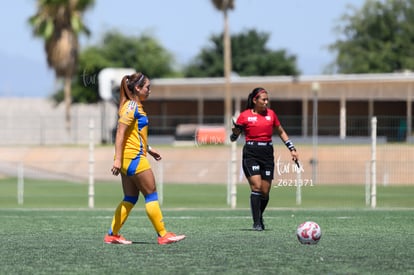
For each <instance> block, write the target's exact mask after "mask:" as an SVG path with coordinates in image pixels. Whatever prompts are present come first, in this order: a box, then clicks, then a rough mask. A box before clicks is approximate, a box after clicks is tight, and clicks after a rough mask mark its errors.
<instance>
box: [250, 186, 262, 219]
mask: <svg viewBox="0 0 414 275" xmlns="http://www.w3.org/2000/svg"><path fill="white" fill-rule="evenodd" d="M261 197H262V193H260V192H254V191H252V192H251V193H250V209H251V211H252V218H253V224H254V226H255V225H260V221H261V219H262V211H261Z"/></svg>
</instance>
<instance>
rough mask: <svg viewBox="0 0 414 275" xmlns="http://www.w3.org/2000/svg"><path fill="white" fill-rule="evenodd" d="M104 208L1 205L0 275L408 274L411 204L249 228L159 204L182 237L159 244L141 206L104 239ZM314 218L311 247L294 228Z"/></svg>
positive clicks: (317, 213)
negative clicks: (117, 234)
mask: <svg viewBox="0 0 414 275" xmlns="http://www.w3.org/2000/svg"><path fill="white" fill-rule="evenodd" d="M111 216H112V210H102V209H101V210H76V209H72V210H47V209H36V210H34V209H0V222H1V228H2V232H3V240H2V245H1V246H0V263H1V265H0V274H214V273H215V274H255V273H260V274H301V273H303V274H413V273H414V266H413V264H412V263H413V262H414V233H413V223H414V222H413V214H412V210H386V209H381V210H378V209H377V210H370V209H366V210H363V209H348V210H338V209H337V210H328V209H325V210H323V209H316V210H315V209H313V210H305V209H279V210H277V209H271V210H269V211H267V212H266V215H265V223H266V228H267V229H266V231H264V232H254V231H251V230H250V228H251V218H250V213H249V210H248V209H238V210H212V209H210V210H201V209H198V210H197V209H192V210H165V211H164V216H165V217H164V218H165V222H166V225H167V227H168V229H169V230H172V231H175V232H177V233H184V234H186V235H187V238H186V239H185V240H183V241H182V242H179V243H176V244H172V245H166V246H159V245H158V244H157V243H156V236H155V234H154V231H153V229H152V226H151V225H150V222H149V221H148V219H147V217H146V215H145V212H144V210H143V209H142V207H140V208H137V209H135V211H133V212H132V214H131V216H130V218H129V220H128V221H127V223H126V224H125V225H124V228H123V232H122V233H123V234H124V235H125V236H126V237H127V238H129V239H131V240H132V241H134V242H135V243H134V244H132V245H107V244H104V243H103V235H104V234H105V232H106V231H107V229H108V226H109V223H110V221H111ZM305 220H313V221H316V222H317V223H319V225H320V226H321V228H322V239H321V240H320V242H319V243H318V244H317V245H302V244H300V243H299V242H298V241H297V239H296V236H295V231H296V227H297V225H298V224H299V223H301V222H302V221H305Z"/></svg>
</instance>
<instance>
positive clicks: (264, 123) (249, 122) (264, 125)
mask: <svg viewBox="0 0 414 275" xmlns="http://www.w3.org/2000/svg"><path fill="white" fill-rule="evenodd" d="M236 123H237V124H239V125H242V126H243V128H244V135H245V139H246V141H271V140H272V135H273V129H274V127H278V126H280V121H279V118H278V117H277V115H276V113H275V112H274V111H273V110H272V109H269V108H267V110H266V113H264V114H257V113H254V112H253V110H251V109H247V110H245V111H243V112H242V113H240V115H239V117H238V118H237V121H236Z"/></svg>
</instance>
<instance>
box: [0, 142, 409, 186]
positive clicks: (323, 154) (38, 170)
mask: <svg viewBox="0 0 414 275" xmlns="http://www.w3.org/2000/svg"><path fill="white" fill-rule="evenodd" d="M297 147H298V151H299V153H300V159H301V163H302V165H303V171H301V173H300V176H301V179H302V180H311V179H312V170H313V169H312V166H311V164H310V161H311V159H312V156H313V148H312V146H309V145H304V146H297ZM156 149H157V150H158V151H160V153H161V154H162V157H163V160H162V161H161V162H159V163H156V162H155V161H151V162H152V166H153V169H154V173H155V174H156V177H157V178H158V179H159V180H160V179H162V180H163V181H164V182H166V183H169V182H171V183H175V182H177V183H225V182H227V178H228V174H229V172H228V167H229V166H230V163H231V162H230V159H231V158H230V157H231V150H230V148H229V147H227V146H223V145H217V146H213V145H211V146H201V147H196V146H194V145H193V146H177V147H171V146H168V147H167V146H159V147H157V146H156ZM240 152H241V146H239V147H238V149H237V153H236V156H237V160H236V167H237V168H238V170H239V169H240V155H241V153H240ZM89 157H90V156H89V148H88V147H87V146H77V147H70V146H48V147H43V146H34V147H30V146H28V147H22V146H16V147H0V176H1V175H3V176H5V175H7V176H16V175H17V168H18V166H19V164H23V165H24V171H25V175H26V176H27V177H36V178H66V179H71V180H76V181H81V182H83V181H86V182H87V181H88V176H89V168H90V165H89V164H90V163H89V160H90V159H89ZM317 157H318V160H319V161H318V167H317V171H318V176H317V182H316V183H314V184H343V183H347V184H364V183H365V181H366V176H367V175H369V173H368V172H369V170H367V169H368V168H369V164H370V158H371V147H370V146H369V145H346V146H333V145H326V146H319V147H318V149H317ZM112 158H113V147H112V146H106V147H96V148H95V150H94V154H93V164H94V166H93V168H94V172H93V174H94V175H95V179H96V180H115V181H117V180H119V179H116V178H114V176H112V175H111V173H110V168H111V166H112ZM275 159H276V162H277V165H276V169H275V183H277V181H279V180H290V181H291V180H294V179H297V173H295V171H294V170H295V166H294V164H293V163H292V162H291V161H290V156H289V152H288V150H287V149H286V148H285V147H284V146H283V145H276V146H275ZM278 160H279V162H278ZM413 164H414V146H409V145H379V146H378V147H377V182H378V183H379V184H414V177H413V175H414V174H413V170H412V167H413ZM237 177H238V180H240V181H242V182H244V181H245V179H244V178H243V175H240V171H237Z"/></svg>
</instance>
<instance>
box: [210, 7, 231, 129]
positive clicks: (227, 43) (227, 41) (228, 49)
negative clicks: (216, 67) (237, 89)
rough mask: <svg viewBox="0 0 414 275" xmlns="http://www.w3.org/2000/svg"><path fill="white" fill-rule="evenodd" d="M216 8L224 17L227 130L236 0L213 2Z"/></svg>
mask: <svg viewBox="0 0 414 275" xmlns="http://www.w3.org/2000/svg"><path fill="white" fill-rule="evenodd" d="M212 2H213V5H214V7H215V8H216V9H217V10H219V11H221V12H223V15H224V32H223V45H224V77H225V79H226V94H225V100H224V120H225V121H224V125H225V126H226V129H229V128H230V127H231V123H230V119H231V89H230V75H231V40H230V33H229V22H228V10H232V9H234V0H212Z"/></svg>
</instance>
